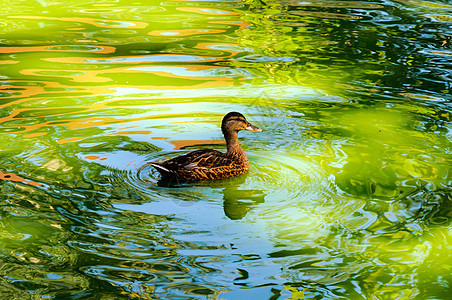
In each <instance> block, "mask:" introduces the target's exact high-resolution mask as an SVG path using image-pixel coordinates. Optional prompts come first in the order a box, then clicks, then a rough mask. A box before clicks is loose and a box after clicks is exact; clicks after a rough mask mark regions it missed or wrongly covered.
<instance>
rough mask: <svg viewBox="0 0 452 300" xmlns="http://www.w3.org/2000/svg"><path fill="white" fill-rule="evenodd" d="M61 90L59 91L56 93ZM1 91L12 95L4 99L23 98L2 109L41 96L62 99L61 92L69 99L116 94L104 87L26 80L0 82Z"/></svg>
mask: <svg viewBox="0 0 452 300" xmlns="http://www.w3.org/2000/svg"><path fill="white" fill-rule="evenodd" d="M49 88H51V89H54V91H49V90H48V89H49ZM55 90H59V91H55ZM0 91H1V92H3V93H11V95H10V96H3V97H2V99H11V98H23V97H27V98H26V99H21V100H17V101H11V102H8V103H5V104H2V105H0V107H7V106H12V105H16V104H19V103H21V102H26V101H30V100H35V99H34V98H32V96H40V95H42V96H43V97H46V98H48V97H49V95H52V94H58V95H59V98H61V91H64V93H65V94H67V95H68V96H67V97H68V98H71V97H73V95H72V94H77V95H80V93H86V94H88V95H100V94H111V93H114V90H112V89H111V88H110V87H104V86H78V87H74V86H66V85H62V84H60V83H58V82H55V81H26V80H4V81H0Z"/></svg>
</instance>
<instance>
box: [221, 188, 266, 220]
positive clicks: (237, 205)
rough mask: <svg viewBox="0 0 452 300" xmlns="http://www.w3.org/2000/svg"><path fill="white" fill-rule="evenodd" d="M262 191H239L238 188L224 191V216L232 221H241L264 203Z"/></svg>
mask: <svg viewBox="0 0 452 300" xmlns="http://www.w3.org/2000/svg"><path fill="white" fill-rule="evenodd" d="M265 196H266V194H265V193H264V192H263V191H261V190H239V189H238V188H237V186H235V187H227V188H225V189H223V209H224V214H225V215H226V216H227V217H228V218H229V219H231V220H240V219H242V218H243V217H244V216H246V214H247V213H248V212H249V211H250V210H251V209H252V208H253V207H254V206H256V205H257V204H259V203H264V201H265Z"/></svg>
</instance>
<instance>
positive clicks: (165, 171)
mask: <svg viewBox="0 0 452 300" xmlns="http://www.w3.org/2000/svg"><path fill="white" fill-rule="evenodd" d="M149 164H150V165H151V166H153V167H154V168H155V169H156V170H157V171H159V173H160V174H162V175H163V176H165V175H169V174H171V173H172V172H171V171H170V170H168V169H167V168H165V167H164V166H162V165H161V164H159V163H149Z"/></svg>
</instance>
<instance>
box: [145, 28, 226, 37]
mask: <svg viewBox="0 0 452 300" xmlns="http://www.w3.org/2000/svg"><path fill="white" fill-rule="evenodd" d="M222 32H226V30H222V29H180V30H153V31H151V32H149V33H148V34H149V35H152V36H164V37H180V36H190V35H196V34H213V33H222Z"/></svg>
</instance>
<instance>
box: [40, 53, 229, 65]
mask: <svg viewBox="0 0 452 300" xmlns="http://www.w3.org/2000/svg"><path fill="white" fill-rule="evenodd" d="M43 60H45V61H50V62H58V63H75V64H143V63H175V62H176V63H207V62H216V61H219V60H222V58H221V57H215V56H200V55H186V54H153V55H142V56H136V55H130V56H114V57H109V58H97V59H93V58H92V57H57V58H44V59H43Z"/></svg>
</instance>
